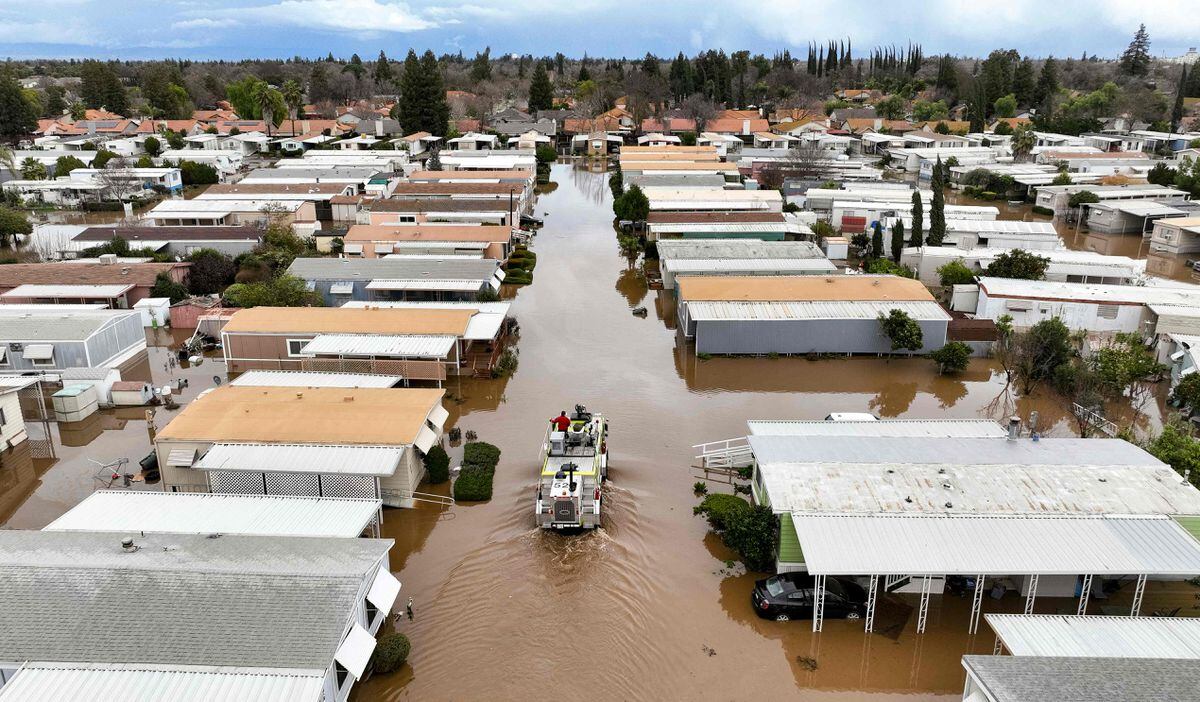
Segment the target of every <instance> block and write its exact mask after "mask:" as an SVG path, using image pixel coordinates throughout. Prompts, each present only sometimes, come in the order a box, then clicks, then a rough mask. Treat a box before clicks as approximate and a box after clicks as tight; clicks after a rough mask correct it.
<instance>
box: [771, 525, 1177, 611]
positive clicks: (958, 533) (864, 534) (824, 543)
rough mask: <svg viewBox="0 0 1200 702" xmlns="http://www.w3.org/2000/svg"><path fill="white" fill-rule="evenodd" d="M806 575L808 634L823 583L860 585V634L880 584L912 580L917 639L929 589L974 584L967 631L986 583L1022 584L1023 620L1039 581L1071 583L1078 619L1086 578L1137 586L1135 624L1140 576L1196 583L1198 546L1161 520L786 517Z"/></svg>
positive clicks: (819, 607) (1141, 586) (1083, 608)
mask: <svg viewBox="0 0 1200 702" xmlns="http://www.w3.org/2000/svg"><path fill="white" fill-rule="evenodd" d="M791 517H792V522H793V523H794V525H795V530H796V536H797V539H798V540H799V543H800V548H801V550H802V551H803V559H804V563H805V564H806V567H807V570H808V572H809V573H810V574H812V575H813V577H814V581H815V582H814V593H813V594H814V600H813V631H821V625H822V620H823V617H824V595H825V581H826V578H827V577H828V576H830V575H855V576H868V577H869V578H870V585H869V587H868V589H867V607H866V617H865V624H866V631H868V632H870V631H871V630H872V629H873V627H874V623H875V605H876V600H877V598H878V591H879V579H880V578H881V577H883V578H884V579H885V587H886V585H887V584H888V583H891V582H895V581H896V580H898V579H900V578H921V595H920V598H921V599H920V605H919V608H918V614H917V632H918V633H923V632H924V631H925V624H926V619H927V617H928V613H929V595H930V580H929V577H926V576H945V575H964V576H972V577H975V578H976V580H975V588H974V592H973V594H972V602H971V617H970V625H969V631H970V633H972V634H974V633H975V632H976V631H977V630H978V627H979V614H980V610H981V608H982V604H983V593H984V579H985V577H986V576H1012V575H1022V576H1027V577H1028V578H1029V582H1028V587H1027V591H1026V595H1025V614H1030V613H1032V612H1033V605H1034V600H1035V598H1036V596H1037V584H1038V578H1039V577H1040V576H1051V575H1077V576H1082V578H1083V583H1082V589H1081V591H1080V597H1079V606H1078V612H1079V614H1084V613H1086V611H1087V604H1088V595H1089V592H1090V590H1091V584H1092V578H1093V577H1094V576H1097V575H1098V576H1102V577H1104V576H1108V577H1112V576H1136V578H1137V584H1136V589H1135V591H1134V596H1133V604H1132V607H1131V611H1130V615H1131V616H1137V615H1138V613H1139V611H1140V609H1141V604H1142V596H1143V592H1144V590H1145V585H1146V579H1147V577H1149V576H1166V577H1190V576H1194V575H1197V574H1200V542H1198V541H1197V540H1196V539H1195V538H1193V537H1192V535H1191V534H1190V533H1188V531H1186V530H1185V529H1184V528H1183V527H1182V526H1180V525H1179V524H1178V523H1177V522H1176V521H1175V520H1174V519H1172V518H1171V517H1168V516H1163V515H1155V516H1063V515H1053V516H1051V515H1045V514H1008V515H968V514H928V513H926V514H862V513H811V512H807V513H806V512H796V511H793V512H792V513H791Z"/></svg>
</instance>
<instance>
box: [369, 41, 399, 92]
mask: <svg viewBox="0 0 1200 702" xmlns="http://www.w3.org/2000/svg"><path fill="white" fill-rule="evenodd" d="M371 77H372V78H374V79H375V84H376V85H378V86H380V87H387V86H389V85H391V84H392V80H393V79H394V78H395V76H393V75H392V66H391V64H390V63H388V57H387V54H385V53H383V50H382V49H380V51H379V59H378V60H376V61H375V70H374V71H373V72H372V74H371Z"/></svg>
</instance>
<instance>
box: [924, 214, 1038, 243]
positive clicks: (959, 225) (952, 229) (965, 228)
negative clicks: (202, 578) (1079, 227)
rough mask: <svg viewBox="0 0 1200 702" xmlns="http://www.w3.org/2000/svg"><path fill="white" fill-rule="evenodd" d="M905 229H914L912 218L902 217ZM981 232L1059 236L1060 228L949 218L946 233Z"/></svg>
mask: <svg viewBox="0 0 1200 702" xmlns="http://www.w3.org/2000/svg"><path fill="white" fill-rule="evenodd" d="M900 220H901V221H902V222H904V230H905V231H911V230H912V218H911V217H907V216H905V217H901V218H900ZM962 232H979V233H981V234H1039V235H1044V236H1047V237H1053V238H1056V239H1057V238H1058V230H1056V229H1055V228H1054V225H1053V224H1051V223H1050V222H1021V221H1018V220H1011V219H996V220H990V221H989V220H982V219H949V218H948V219H947V220H946V233H947V234H958V233H962Z"/></svg>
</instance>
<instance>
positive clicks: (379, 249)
mask: <svg viewBox="0 0 1200 702" xmlns="http://www.w3.org/2000/svg"><path fill="white" fill-rule="evenodd" d="M392 248H393V247H392V244H375V253H377V254H390V253H391V252H392Z"/></svg>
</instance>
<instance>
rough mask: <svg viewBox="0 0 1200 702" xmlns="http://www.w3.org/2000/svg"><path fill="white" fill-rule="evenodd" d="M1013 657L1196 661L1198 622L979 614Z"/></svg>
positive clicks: (1199, 646)
mask: <svg viewBox="0 0 1200 702" xmlns="http://www.w3.org/2000/svg"><path fill="white" fill-rule="evenodd" d="M983 617H984V619H986V620H987V623H988V626H990V627H992V631H994V632H996V638H997V639H999V640H1000V643H1002V644H1003V645H1004V648H1005V649H1007V650H1008V652H1009V653H1011V654H1012V655H1014V656H1058V657H1079V658H1176V659H1190V660H1200V618H1195V617H1113V616H1079V615H1069V614H1068V615H1063V614H992V613H988V614H985V615H983Z"/></svg>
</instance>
